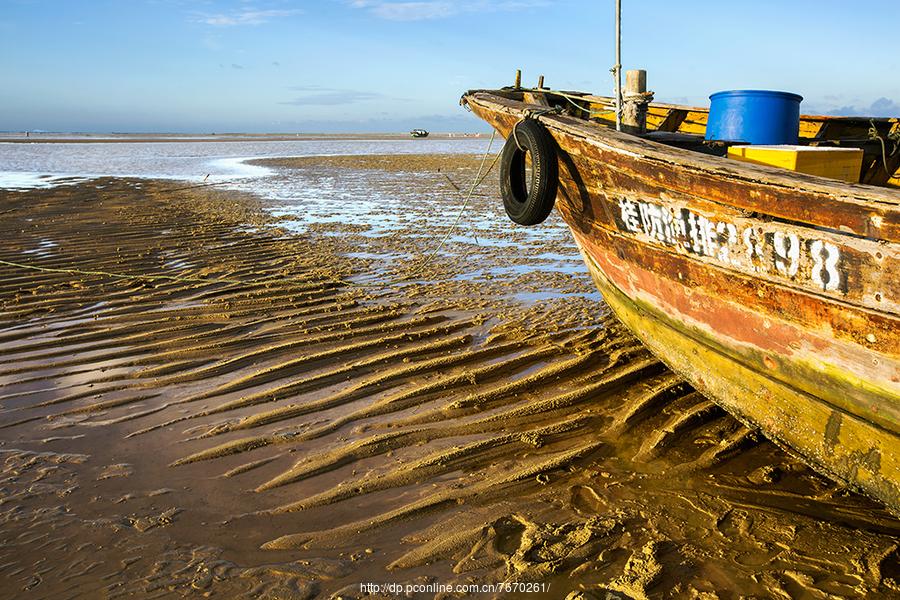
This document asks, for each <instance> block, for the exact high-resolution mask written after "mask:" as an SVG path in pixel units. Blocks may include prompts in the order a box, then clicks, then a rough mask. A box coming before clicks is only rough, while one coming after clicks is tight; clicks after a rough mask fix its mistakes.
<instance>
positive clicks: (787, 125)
mask: <svg viewBox="0 0 900 600" xmlns="http://www.w3.org/2000/svg"><path fill="white" fill-rule="evenodd" d="M709 100H710V105H709V120H708V121H707V124H706V139H707V140H718V141H725V142H744V143H747V144H796V143H797V141H798V138H799V135H800V102H801V101H802V100H803V97H802V96H798V95H797V94H792V93H790V92H773V91H768V90H730V91H727V92H716V93H715V94H713V95H712V96H710V97H709Z"/></svg>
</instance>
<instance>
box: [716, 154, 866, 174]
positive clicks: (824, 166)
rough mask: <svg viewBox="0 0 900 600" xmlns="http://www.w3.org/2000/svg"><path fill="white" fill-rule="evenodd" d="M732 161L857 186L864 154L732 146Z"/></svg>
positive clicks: (730, 155) (729, 155)
mask: <svg viewBox="0 0 900 600" xmlns="http://www.w3.org/2000/svg"><path fill="white" fill-rule="evenodd" d="M728 158H733V159H735V160H740V161H744V162H749V163H756V164H758V165H769V166H772V167H781V168H782V169H790V170H791V171H797V172H799V173H806V174H808V175H818V176H819V177H830V178H831V179H840V180H842V181H849V182H850V183H857V182H858V181H859V173H860V171H861V170H862V160H863V151H862V150H861V149H860V148H829V147H824V146H731V147H729V148H728Z"/></svg>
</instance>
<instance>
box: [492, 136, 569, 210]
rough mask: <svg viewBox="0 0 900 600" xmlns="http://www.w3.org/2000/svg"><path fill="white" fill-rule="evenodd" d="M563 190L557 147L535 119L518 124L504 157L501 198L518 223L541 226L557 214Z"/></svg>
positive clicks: (504, 148) (504, 149)
mask: <svg viewBox="0 0 900 600" xmlns="http://www.w3.org/2000/svg"><path fill="white" fill-rule="evenodd" d="M526 153H528V154H530V155H531V181H527V182H526V177H527V170H526V168H525V155H526ZM558 187H559V164H558V162H557V157H556V143H555V142H554V141H553V137H552V136H551V135H550V132H548V131H547V129H546V128H545V127H544V126H543V125H541V124H540V123H539V122H538V121H536V120H534V119H525V120H524V121H520V122H518V123H516V126H515V128H514V129H513V133H512V134H511V135H510V136H509V139H507V140H506V145H504V146H503V153H502V154H501V156H500V194H501V195H502V196H503V207H504V208H505V209H506V214H507V215H508V216H509V218H510V219H512V221H513V222H514V223H518V224H519V225H537V224H538V223H542V222H543V221H544V219H546V218H547V217H548V216H549V215H550V212H551V211H552V210H553V203H554V202H555V201H556V190H557V188H558Z"/></svg>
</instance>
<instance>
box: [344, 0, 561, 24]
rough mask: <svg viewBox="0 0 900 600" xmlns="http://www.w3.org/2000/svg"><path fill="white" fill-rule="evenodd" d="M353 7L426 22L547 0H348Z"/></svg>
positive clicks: (543, 3) (530, 5) (390, 17)
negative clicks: (408, 0) (396, 0)
mask: <svg viewBox="0 0 900 600" xmlns="http://www.w3.org/2000/svg"><path fill="white" fill-rule="evenodd" d="M348 3H349V4H350V6H352V7H353V8H359V9H364V10H367V11H368V12H369V13H371V14H372V15H374V16H376V17H378V18H381V19H387V20H390V21H425V20H431V19H443V18H446V17H452V16H454V15H458V14H460V13H471V12H502V11H512V10H522V9H526V8H533V7H536V6H546V5H547V2H546V1H545V0H506V1H499V2H497V1H494V2H491V1H489V0H457V1H453V2H450V1H447V0H423V1H420V2H395V1H391V0H349V2H348Z"/></svg>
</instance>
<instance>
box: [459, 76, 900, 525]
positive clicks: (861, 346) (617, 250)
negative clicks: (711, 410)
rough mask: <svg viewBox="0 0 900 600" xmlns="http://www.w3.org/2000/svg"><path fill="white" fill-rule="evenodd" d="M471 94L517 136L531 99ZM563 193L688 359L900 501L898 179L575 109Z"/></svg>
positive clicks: (607, 292)
mask: <svg viewBox="0 0 900 600" xmlns="http://www.w3.org/2000/svg"><path fill="white" fill-rule="evenodd" d="M464 102H465V103H466V104H468V106H469V107H470V108H471V109H472V110H473V111H474V112H475V113H476V114H477V115H478V116H479V117H481V118H483V119H485V120H486V121H488V122H489V123H490V124H491V125H493V126H494V127H495V128H496V129H497V130H498V131H499V132H500V133H501V134H503V135H504V136H506V135H508V134H509V132H510V131H511V128H512V127H513V125H514V124H515V123H516V122H517V121H518V120H520V119H521V118H522V116H523V115H524V113H525V111H526V110H529V109H535V108H538V107H537V106H534V105H530V104H528V103H526V102H523V101H520V100H517V99H512V98H509V97H503V96H502V95H495V94H491V93H486V92H478V93H470V94H468V95H467V96H465V97H464ZM538 118H539V119H540V120H541V122H542V123H543V124H544V125H545V126H546V127H547V129H548V130H549V131H550V132H551V134H552V135H553V137H554V139H555V140H556V142H557V145H558V148H559V166H560V189H559V193H558V196H557V201H556V207H557V209H558V210H559V212H560V213H561V215H562V217H563V219H564V220H565V221H566V223H567V224H568V225H569V227H570V229H571V230H572V233H573V236H574V238H575V242H576V243H577V245H578V247H579V248H580V250H581V252H582V254H583V255H584V258H585V262H586V264H587V266H588V268H589V270H590V272H591V275H592V277H593V278H594V280H595V282H596V284H597V287H598V288H599V289H600V291H601V292H602V293H603V296H604V298H605V299H606V301H607V303H608V304H609V305H610V307H611V308H612V309H613V311H614V312H615V313H616V315H617V316H618V317H619V319H620V320H622V321H623V322H624V323H625V324H626V325H628V326H629V327H630V328H631V330H632V331H633V332H634V333H635V334H636V335H637V336H638V337H639V338H640V339H641V340H642V341H643V342H644V343H645V344H646V345H647V346H648V347H649V348H650V349H651V350H652V351H653V352H654V353H656V355H657V356H658V357H659V358H660V359H661V360H663V361H664V362H665V363H667V364H668V365H669V366H670V367H671V368H672V369H673V370H674V371H676V372H677V373H679V374H680V375H682V376H683V377H685V379H687V380H688V381H690V382H691V383H692V384H693V385H694V386H695V387H696V388H697V389H698V390H699V391H701V392H702V393H704V394H706V395H707V396H709V397H710V398H712V399H714V400H715V401H716V402H718V403H719V404H721V405H722V406H723V407H724V408H726V409H727V410H728V411H729V412H731V413H732V414H734V415H736V416H737V417H738V418H739V419H741V420H742V421H744V422H745V423H747V424H748V425H751V426H753V427H758V428H759V429H761V430H762V431H763V432H764V433H765V434H766V435H767V436H769V437H770V438H771V439H773V440H774V441H776V442H777V443H779V444H781V445H783V446H786V447H788V448H789V449H791V450H793V451H794V452H796V453H798V454H800V455H801V456H803V457H804V458H806V460H807V461H808V462H809V463H810V464H811V465H813V466H814V467H816V468H818V469H819V470H820V471H822V472H825V473H827V474H828V475H830V476H831V477H833V478H835V479H837V480H839V481H842V482H845V483H846V484H848V485H851V486H852V487H854V488H857V489H860V490H862V491H864V492H866V493H867V494H869V495H871V496H872V497H875V498H877V499H879V500H881V501H882V502H884V503H885V505H887V506H888V507H889V508H890V509H891V510H893V511H895V512H897V513H900V335H898V334H900V192H898V191H896V190H888V189H882V188H876V187H872V186H861V185H848V184H842V183H840V182H831V181H830V180H825V179H822V178H816V177H809V176H805V175H801V174H797V173H791V172H787V171H781V170H777V169H772V168H767V167H760V166H756V165H748V164H744V163H735V162H731V161H728V160H727V159H724V158H718V157H710V156H703V155H697V154H695V153H691V152H686V151H682V150H678V149H675V148H671V147H668V146H664V145H661V144H657V143H654V142H649V141H647V140H644V139H641V138H638V137H635V136H630V135H627V134H622V133H619V132H616V131H613V130H610V129H609V128H607V127H605V126H603V125H602V124H598V123H592V122H588V121H585V120H583V119H579V118H577V117H573V116H567V115H543V116H540V117H538Z"/></svg>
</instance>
